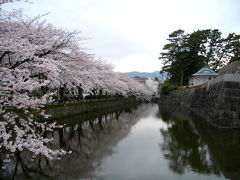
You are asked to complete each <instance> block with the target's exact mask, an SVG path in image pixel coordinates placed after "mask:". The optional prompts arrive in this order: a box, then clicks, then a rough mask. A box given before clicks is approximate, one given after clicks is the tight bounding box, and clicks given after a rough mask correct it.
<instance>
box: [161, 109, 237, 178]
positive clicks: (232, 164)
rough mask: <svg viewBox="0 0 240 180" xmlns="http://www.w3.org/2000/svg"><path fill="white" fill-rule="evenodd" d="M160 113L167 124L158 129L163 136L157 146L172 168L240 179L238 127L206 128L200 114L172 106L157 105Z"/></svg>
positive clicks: (176, 170) (183, 172) (180, 171)
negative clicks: (232, 128)
mask: <svg viewBox="0 0 240 180" xmlns="http://www.w3.org/2000/svg"><path fill="white" fill-rule="evenodd" d="M160 112H161V116H162V120H163V121H164V122H166V123H167V124H168V127H167V128H165V129H164V128H161V129H160V132H161V134H162V136H163V137H164V142H163V143H162V144H160V148H161V151H162V152H163V153H164V157H165V158H166V159H167V160H169V168H170V169H171V170H172V171H174V172H175V173H179V174H185V173H188V172H189V171H194V172H197V173H200V174H207V175H211V174H215V175H217V176H220V175H221V174H223V175H224V176H225V177H226V178H229V179H233V180H234V179H240V154H239V152H240V132H239V130H226V129H216V128H213V127H209V126H207V125H206V124H204V123H200V122H202V121H203V120H202V119H199V117H196V116H193V114H189V113H187V112H184V110H180V109H178V108H176V107H173V106H171V107H170V106H166V105H165V106H160Z"/></svg>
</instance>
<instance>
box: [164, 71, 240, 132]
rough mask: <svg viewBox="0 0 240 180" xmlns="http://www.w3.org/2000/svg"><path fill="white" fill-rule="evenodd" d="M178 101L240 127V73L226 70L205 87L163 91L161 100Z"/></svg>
mask: <svg viewBox="0 0 240 180" xmlns="http://www.w3.org/2000/svg"><path fill="white" fill-rule="evenodd" d="M166 103H168V104H169V103H170V104H171V103H174V104H176V105H179V106H181V107H183V108H186V109H188V110H189V111H192V112H194V113H196V114H198V115H200V116H201V117H203V118H204V119H205V120H206V121H207V122H208V123H210V124H212V125H214V126H217V127H221V128H240V74H226V75H224V76H220V77H217V78H215V79H213V80H211V81H210V82H209V83H207V84H206V85H204V86H203V87H201V88H196V89H187V90H185V91H174V92H172V93H170V95H163V96H161V98H160V104H166Z"/></svg>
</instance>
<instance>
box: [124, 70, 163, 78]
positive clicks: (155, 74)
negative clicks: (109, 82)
mask: <svg viewBox="0 0 240 180" xmlns="http://www.w3.org/2000/svg"><path fill="white" fill-rule="evenodd" d="M127 74H129V75H130V76H139V77H148V78H155V77H157V78H159V79H165V78H167V73H162V74H160V73H159V71H154V72H138V71H132V72H128V73H127Z"/></svg>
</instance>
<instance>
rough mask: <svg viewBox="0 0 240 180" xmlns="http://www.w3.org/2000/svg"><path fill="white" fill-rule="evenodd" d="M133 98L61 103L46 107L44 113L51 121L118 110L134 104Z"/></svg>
mask: <svg viewBox="0 0 240 180" xmlns="http://www.w3.org/2000/svg"><path fill="white" fill-rule="evenodd" d="M136 103H137V101H136V99H135V98H116V99H110V100H109V99H106V100H91V101H85V102H75V103H61V104H55V105H48V106H47V107H46V113H47V114H50V115H51V119H60V118H65V117H70V116H74V115H77V114H81V113H88V112H94V111H100V110H105V109H110V108H111V109H112V108H114V109H115V108H118V107H120V106H125V105H129V104H136Z"/></svg>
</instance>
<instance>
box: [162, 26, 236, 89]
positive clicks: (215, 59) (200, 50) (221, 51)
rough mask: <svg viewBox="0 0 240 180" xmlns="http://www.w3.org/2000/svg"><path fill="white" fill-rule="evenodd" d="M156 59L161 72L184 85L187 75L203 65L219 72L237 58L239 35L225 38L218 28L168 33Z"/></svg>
mask: <svg viewBox="0 0 240 180" xmlns="http://www.w3.org/2000/svg"><path fill="white" fill-rule="evenodd" d="M167 40H168V41H169V43H167V44H165V45H164V47H163V49H162V52H161V53H160V57H159V59H160V60H162V61H163V67H162V70H161V72H167V73H169V75H170V81H171V82H173V83H175V84H177V85H184V84H187V81H188V77H189V76H190V75H191V74H193V73H195V72H196V71H198V70H199V69H200V68H202V67H204V66H208V67H209V68H211V69H212V70H214V71H218V70H219V69H220V68H221V67H222V66H224V65H225V64H226V63H229V62H233V61H237V60H239V58H240V35H237V34H235V33H232V34H229V35H228V36H227V37H226V38H223V37H222V33H221V32H220V31H219V30H218V29H205V30H197V31H194V32H192V33H190V34H187V33H185V31H184V30H181V29H179V30H176V31H173V32H172V33H171V34H169V37H168V39H167Z"/></svg>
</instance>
